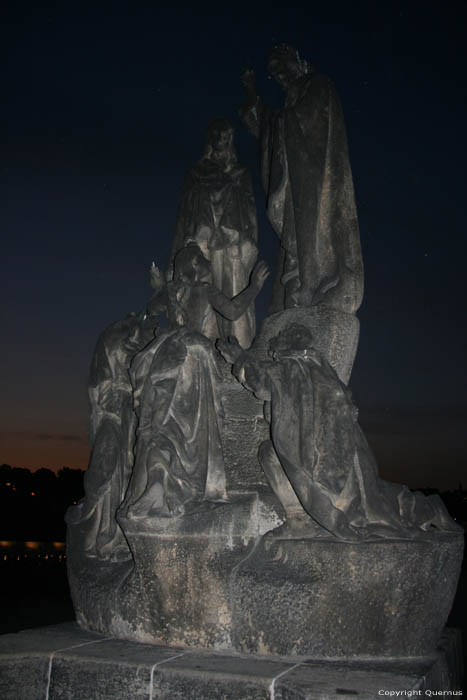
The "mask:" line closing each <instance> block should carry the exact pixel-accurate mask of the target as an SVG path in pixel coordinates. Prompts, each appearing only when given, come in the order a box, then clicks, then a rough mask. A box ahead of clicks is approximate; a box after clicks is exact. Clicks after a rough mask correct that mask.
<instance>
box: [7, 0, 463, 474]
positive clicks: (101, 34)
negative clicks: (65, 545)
mask: <svg viewBox="0 0 467 700" xmlns="http://www.w3.org/2000/svg"><path fill="white" fill-rule="evenodd" d="M406 5H408V3H404V2H394V3H390V4H386V5H383V6H381V4H377V3H374V2H371V3H360V4H357V5H354V4H353V3H352V9H351V11H349V10H343V9H342V8H345V7H348V3H346V4H342V5H341V4H340V3H332V2H331V3H329V4H327V6H326V7H327V10H326V14H325V13H324V11H323V10H322V4H321V3H313V2H310V3H307V6H306V8H288V9H284V8H282V9H280V8H270V11H269V14H268V15H267V16H265V15H264V14H262V13H261V11H260V10H259V9H254V8H253V9H250V10H246V9H245V8H239V9H238V10H237V9H230V8H226V9H213V8H212V7H210V6H205V7H204V8H203V7H201V8H199V7H198V8H197V9H196V11H195V10H191V9H188V8H178V9H167V8H163V9H145V8H143V7H141V6H140V5H139V4H138V3H131V4H129V3H128V4H127V3H117V2H114V3H112V4H108V5H104V4H102V3H97V6H94V7H92V8H89V9H86V7H85V5H84V4H83V3H77V2H63V3H56V4H54V5H50V6H48V7H44V6H42V7H39V8H38V7H33V6H31V7H28V5H27V4H22V5H20V4H17V5H15V6H14V7H13V5H12V7H11V8H10V9H9V10H7V12H6V15H5V17H4V20H3V32H4V37H3V40H2V46H3V48H4V50H6V58H7V61H6V64H5V72H4V76H5V79H4V82H3V90H2V92H3V102H4V105H3V107H2V110H1V114H0V121H1V127H2V128H1V130H0V133H1V140H2V144H1V150H2V154H3V155H2V165H1V208H0V226H1V231H2V241H3V243H2V248H3V254H4V255H3V265H2V275H1V280H2V287H3V291H2V329H3V342H2V349H1V365H2V373H1V387H0V391H1V397H2V398H1V414H0V428H1V435H0V439H1V443H0V445H1V448H0V462H7V463H9V464H13V465H15V466H29V467H38V466H50V467H52V468H59V467H61V466H62V465H64V464H66V465H68V466H76V467H85V466H86V463H87V458H88V446H87V442H86V431H87V403H86V378H87V371H88V366H89V362H90V359H91V355H92V351H93V347H94V344H95V341H96V338H97V335H98V334H99V332H100V331H101V330H102V329H103V328H104V327H105V326H106V325H107V324H108V323H109V322H111V321H113V320H116V319H118V318H121V317H122V316H124V315H125V313H126V312H127V311H130V310H139V309H141V308H142V307H143V306H144V303H145V301H146V299H147V298H148V296H149V294H150V288H149V285H148V275H147V271H148V267H149V264H150V262H151V261H152V260H153V259H155V260H156V262H159V263H160V264H162V265H164V264H165V262H166V258H167V253H168V248H169V245H170V238H171V235H172V231H173V228H174V224H175V217H176V210H177V204H178V199H179V196H180V191H181V187H182V182H183V177H184V173H185V171H186V170H187V168H188V167H190V166H191V165H193V164H194V162H195V161H196V160H197V159H198V158H199V157H200V155H201V152H202V150H203V146H204V135H205V129H206V125H207V123H208V121H209V120H210V119H211V118H212V117H214V116H219V115H225V116H228V117H230V118H231V119H232V120H233V122H234V124H235V126H236V128H237V132H236V145H237V150H238V154H239V159H240V161H241V162H242V163H243V164H244V165H247V166H248V167H249V168H250V170H251V171H252V173H253V177H254V179H255V182H256V188H257V208H258V216H259V222H260V251H261V254H262V256H263V257H264V258H265V259H266V260H268V262H270V263H271V265H273V264H274V260H275V247H276V241H275V238H274V235H273V233H272V231H271V229H270V227H269V225H268V223H267V220H266V217H265V214H264V201H263V197H262V193H261V191H260V189H259V186H258V173H257V170H258V168H257V160H256V155H257V154H256V144H255V142H254V140H253V138H252V137H250V136H249V134H248V133H246V130H245V129H244V128H243V126H242V125H241V124H240V122H239V120H238V118H237V116H236V111H237V108H238V106H239V105H240V103H241V102H242V99H243V93H242V86H241V83H240V79H239V76H240V73H241V72H242V70H243V68H245V67H246V66H247V65H250V66H251V67H253V68H254V69H255V70H256V72H257V82H258V89H259V91H260V92H261V93H262V94H263V96H264V97H265V99H266V101H268V102H269V103H270V104H272V105H279V104H280V102H281V99H282V95H281V93H280V90H279V88H278V87H277V86H276V85H275V84H274V83H273V82H272V81H271V80H269V79H268V76H267V72H266V60H267V55H268V52H269V50H270V48H271V46H272V45H274V44H275V43H280V42H283V41H284V42H288V43H290V44H292V45H294V46H295V47H296V48H297V49H298V50H299V51H300V52H301V54H302V55H303V56H304V57H305V58H307V59H309V60H310V61H311V62H312V63H313V64H314V65H315V66H316V68H317V70H319V71H320V72H323V73H327V74H328V75H330V76H331V78H332V79H333V80H334V82H335V83H336V85H337V88H338V91H339V93H340V96H341V99H342V103H343V107H344V113H345V116H346V122H347V130H348V139H349V147H350V155H351V162H352V169H353V174H354V182H355V189H356V195H357V206H358V211H359V219H360V227H361V238H362V247H363V254H364V263H365V275H366V290H365V298H364V302H363V305H362V308H361V310H360V312H359V317H360V321H361V325H362V329H361V341H360V347H359V351H358V354H357V361H356V365H355V369H354V373H353V377H352V380H351V386H352V390H353V393H354V397H355V400H356V402H357V404H358V405H359V406H360V409H361V422H362V425H363V426H364V428H365V429H366V432H367V434H368V437H369V439H370V441H371V443H372V444H373V446H374V448H375V450H376V452H377V456H378V459H379V462H380V465H381V470H382V473H383V474H384V476H386V477H388V478H394V479H395V480H401V481H404V482H406V483H409V485H413V486H415V485H420V486H425V485H426V486H441V487H453V486H456V485H457V483H458V481H459V480H460V479H462V478H463V473H465V474H466V476H467V470H466V466H467V465H466V461H467V460H466V438H465V426H466V417H467V399H466V389H467V386H466V384H467V382H466V372H465V357H466V350H467V333H466V322H465V321H466V283H465V279H466V272H465V267H466V257H467V256H466V253H467V244H466V235H465V221H466V214H465V197H466V195H465V182H466V178H465V173H464V168H465V162H466V135H465V134H466V129H465V122H466V116H467V115H466V92H467V90H466V80H465V73H464V65H463V64H464V63H465V58H466V56H465V53H466V51H465V32H466V13H465V10H464V9H462V7H463V6H462V5H461V4H460V3H459V4H455V3H451V4H449V3H436V2H435V3H425V4H420V5H419V7H418V8H415V4H412V3H410V5H411V8H410V9H407V7H406ZM268 292H269V288H267V289H266V290H265V291H264V292H263V294H262V297H261V298H260V299H259V303H258V307H259V310H260V313H261V312H263V313H264V309H265V307H266V305H267V302H268ZM465 481H466V479H465V478H464V482H465Z"/></svg>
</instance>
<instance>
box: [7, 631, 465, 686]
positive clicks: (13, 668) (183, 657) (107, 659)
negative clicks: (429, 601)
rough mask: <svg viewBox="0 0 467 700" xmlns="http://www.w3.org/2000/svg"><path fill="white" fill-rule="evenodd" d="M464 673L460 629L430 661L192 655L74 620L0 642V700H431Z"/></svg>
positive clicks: (447, 634)
mask: <svg viewBox="0 0 467 700" xmlns="http://www.w3.org/2000/svg"><path fill="white" fill-rule="evenodd" d="M460 674H461V635H460V632H459V631H458V630H453V629H447V630H445V632H444V635H443V638H442V641H441V643H440V645H439V646H438V648H437V649H436V651H434V652H433V653H432V654H430V655H427V656H425V657H417V658H406V659H397V660H394V659H393V660H391V659H376V658H373V659H370V658H367V659H353V660H352V661H350V660H342V659H340V660H332V659H326V660H323V659H321V660H319V659H309V658H303V659H281V658H268V659H265V658H259V657H253V656H245V655H232V654H222V653H218V652H206V651H195V650H189V651H188V650H186V649H177V648H175V647H171V648H170V647H162V646H155V645H150V644H138V643H134V642H127V641H123V640H119V639H114V638H110V637H104V636H102V635H98V634H94V633H92V632H85V631H83V630H81V629H80V628H79V627H78V625H77V624H75V623H64V624H61V625H53V626H50V627H43V628H37V629H31V630H24V631H22V632H19V633H17V634H6V635H2V636H1V637H0V698H2V700H342V698H344V697H349V698H351V697H352V698H354V697H355V698H359V700H375V699H377V698H395V697H404V696H405V697H428V695H427V694H426V693H425V692H424V691H425V690H428V689H429V690H432V691H436V690H437V691H440V690H441V691H452V693H450V695H451V696H452V695H453V694H458V695H461V691H460V690H458V692H457V693H456V692H455V691H456V690H457V689H459V688H460ZM396 691H399V693H398V694H397V695H396ZM409 691H410V694H409Z"/></svg>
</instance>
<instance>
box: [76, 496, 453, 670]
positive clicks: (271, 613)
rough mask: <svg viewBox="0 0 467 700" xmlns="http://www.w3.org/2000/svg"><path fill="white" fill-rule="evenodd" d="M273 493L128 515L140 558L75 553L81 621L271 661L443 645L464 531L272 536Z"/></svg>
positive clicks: (144, 638)
mask: <svg viewBox="0 0 467 700" xmlns="http://www.w3.org/2000/svg"><path fill="white" fill-rule="evenodd" d="M270 499H271V497H269V500H268V496H267V495H266V494H261V497H260V496H259V495H258V494H246V493H243V494H242V493H238V494H236V500H235V501H233V502H232V503H230V504H224V505H220V506H218V507H213V508H212V509H211V510H200V511H198V512H193V513H191V514H190V515H187V514H185V515H184V516H183V517H180V518H157V519H152V520H151V521H142V522H141V521H131V520H125V519H121V522H122V526H123V528H124V530H125V533H126V536H127V538H128V542H129V546H130V549H131V551H132V555H133V559H134V563H132V562H130V563H124V564H121V565H120V568H119V569H118V570H117V569H116V568H112V567H108V566H105V565H103V564H102V563H100V565H96V562H92V561H89V558H85V557H83V558H82V559H81V560H80V561H79V560H77V559H76V558H74V559H73V560H69V563H68V565H69V571H70V585H71V590H72V595H73V602H74V605H75V610H76V612H77V617H78V621H79V623H80V624H81V625H83V626H84V627H86V628H88V629H91V630H94V631H97V632H101V633H105V634H109V635H112V636H117V637H120V638H126V639H130V640H134V641H141V642H151V643H155V644H166V645H170V646H174V647H185V648H187V647H202V648H208V649H218V650H220V649H224V650H232V651H238V652H243V653H250V654H259V655H262V656H287V657H300V656H301V657H303V656H306V655H313V656H320V657H350V656H359V655H371V656H398V657H403V656H405V655H420V654H425V653H427V652H429V651H430V650H431V649H433V648H434V647H435V645H436V643H437V642H438V639H439V636H440V634H441V630H442V628H443V626H444V624H445V623H446V619H447V616H448V614H449V610H450V607H451V604H452V600H453V597H454V594H455V590H456V585H457V579H458V575H459V568H460V562H461V559H462V548H463V538H462V536H456V535H449V534H448V533H444V534H441V533H436V532H432V533H430V534H427V535H426V536H425V538H424V539H422V538H420V539H416V540H378V541H376V540H373V541H365V542H343V541H339V540H337V539H336V538H331V537H324V538H323V539H316V538H315V539H313V538H311V537H308V538H307V537H304V536H302V537H301V538H296V539H291V538H290V537H285V536H283V537H281V536H280V535H274V534H270V535H267V536H263V535H264V533H265V532H267V531H268V530H271V529H273V528H274V527H276V526H277V525H278V524H280V522H281V514H280V512H279V511H278V510H275V508H274V502H273V501H272V500H270ZM97 564H99V563H97ZM434 610H436V615H433V611H434Z"/></svg>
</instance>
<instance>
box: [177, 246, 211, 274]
mask: <svg viewBox="0 0 467 700" xmlns="http://www.w3.org/2000/svg"><path fill="white" fill-rule="evenodd" d="M210 275H211V264H210V262H209V260H207V259H206V258H205V257H204V255H203V252H202V250H201V248H200V247H199V245H198V244H197V243H188V245H186V246H185V247H184V248H182V249H181V250H180V251H179V252H178V253H177V255H176V256H175V259H174V281H180V282H188V283H193V282H198V281H207V280H208V278H210Z"/></svg>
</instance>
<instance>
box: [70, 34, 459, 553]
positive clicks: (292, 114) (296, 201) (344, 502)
mask: <svg viewBox="0 0 467 700" xmlns="http://www.w3.org/2000/svg"><path fill="white" fill-rule="evenodd" d="M269 71H270V73H271V75H272V76H273V78H274V79H275V80H276V81H277V82H278V83H279V85H280V86H281V87H282V88H283V89H284V91H285V94H286V98H285V103H284V106H283V108H282V109H280V110H278V111H272V110H270V109H269V108H268V107H267V106H266V105H265V104H263V102H262V101H261V99H260V98H259V97H258V95H257V94H256V88H255V81H254V74H253V72H252V71H250V70H248V71H246V72H245V73H244V75H243V83H244V86H245V91H246V102H245V104H244V105H243V106H242V108H241V109H240V116H241V118H242V120H243V121H244V123H245V124H246V125H247V127H248V128H249V130H250V131H251V132H252V133H253V134H254V135H255V136H256V137H257V138H258V140H259V143H260V153H261V177H262V184H263V189H264V192H265V197H266V207H267V213H268V217H269V221H270V223H271V226H272V228H273V229H274V231H275V232H276V233H277V235H278V237H279V239H280V246H279V258H278V263H277V268H276V271H275V275H274V279H273V294H272V300H271V304H270V310H269V315H268V317H267V318H266V320H265V322H264V324H263V327H262V329H261V332H260V333H259V334H257V331H256V322H255V310H254V300H255V297H256V296H257V294H258V293H259V291H260V290H261V288H262V286H263V284H264V282H265V280H266V278H267V276H268V274H269V271H268V268H267V266H266V264H265V263H264V262H259V263H257V262H256V260H257V255H258V230H257V222H256V209H255V202H254V197H253V190H252V185H251V180H250V175H249V173H248V172H247V170H246V169H245V168H243V167H242V166H241V165H239V163H238V161H237V156H236V152H235V147H234V141H233V135H234V134H233V128H232V126H231V124H230V122H229V121H228V120H226V119H216V120H214V121H213V122H211V124H210V125H209V128H208V133H207V141H206V148H205V151H204V153H203V155H202V157H201V159H200V160H199V161H198V163H197V164H196V165H195V166H194V167H193V168H191V169H190V170H189V172H188V174H187V176H186V180H185V185H184V190H183V194H182V199H181V203H180V207H179V213H178V218H177V223H176V228H175V235H174V239H173V245H172V250H171V254H170V258H169V261H168V265H167V269H166V271H165V274H163V273H162V272H161V271H160V270H159V269H158V268H156V267H154V265H153V267H152V268H151V284H152V287H153V291H154V293H153V296H152V297H151V299H150V301H149V303H148V304H147V308H146V309H145V310H144V311H143V312H142V313H139V314H129V315H128V316H127V317H126V318H125V319H123V320H122V321H118V322H117V323H114V324H112V325H111V326H109V327H108V328H107V329H106V330H105V331H104V332H103V333H102V334H101V336H100V338H99V340H98V343H97V346H96V350H95V355H94V358H93V361H92V366H91V373H90V382H89V395H90V402H91V429H90V436H91V442H92V453H91V459H90V464H89V468H88V470H87V472H86V475H85V498H84V499H83V501H82V502H80V503H79V504H78V505H77V506H74V507H73V508H71V509H70V510H69V512H68V515H67V519H68V522H69V525H70V527H71V526H73V525H79V526H80V527H81V528H82V529H83V532H84V533H85V535H84V543H83V547H84V552H85V555H86V556H88V557H94V558H98V559H100V560H109V561H118V560H120V559H126V558H128V557H129V556H130V554H129V549H128V545H127V541H126V538H125V535H124V526H123V525H122V523H123V522H124V521H125V519H129V520H131V521H132V522H133V523H138V522H140V523H141V524H142V525H144V527H145V528H146V531H147V529H148V528H150V527H155V528H157V522H159V519H160V518H183V517H185V516H186V514H188V513H192V512H195V511H196V510H199V509H209V508H222V507H223V504H226V503H229V501H230V500H231V499H232V494H231V493H230V492H229V489H228V488H227V484H226V472H225V465H224V454H223V431H225V416H224V411H223V402H222V396H223V392H224V391H225V387H226V384H229V382H230V384H235V383H236V382H239V383H240V384H241V385H242V391H243V392H245V393H248V392H251V393H252V394H254V396H255V397H256V398H257V399H259V400H261V401H263V402H264V414H265V416H266V420H267V421H268V423H269V426H270V428H269V435H268V436H267V439H266V440H262V441H261V442H260V443H259V444H258V445H257V449H256V454H255V455H254V457H253V458H254V459H257V460H259V464H260V465H261V468H262V470H263V472H264V474H265V476H266V480H267V483H268V485H269V487H270V490H271V492H272V493H273V494H274V497H275V498H276V499H277V503H278V507H279V508H280V509H282V511H281V512H282V525H281V526H280V527H279V528H277V529H276V530H275V531H273V533H272V535H273V536H274V532H276V534H277V533H279V532H280V534H281V536H283V537H287V536H290V537H298V536H301V537H330V538H339V539H341V540H347V541H354V540H362V539H368V538H380V537H383V538H391V537H392V538H394V537H396V538H416V537H422V536H423V534H424V533H425V532H427V531H429V530H430V529H432V528H434V527H435V528H439V529H442V530H456V528H457V526H456V524H455V523H454V522H453V521H452V520H451V519H450V518H449V516H448V514H447V512H446V511H445V509H444V507H443V505H442V503H441V501H440V500H439V499H436V498H431V497H430V498H425V497H424V496H422V495H421V494H417V493H412V492H410V491H409V490H408V489H407V488H405V487H403V486H400V485H396V484H391V483H388V482H384V481H383V480H381V479H380V478H379V477H378V474H377V467H376V463H375V460H374V457H373V455H372V452H371V449H370V448H369V446H368V443H367V442H366V440H365V437H364V435H363V433H362V431H361V429H360V427H359V425H358V422H357V409H356V408H355V406H354V404H353V403H352V399H351V395H350V391H349V389H348V388H347V382H348V379H349V376H350V371H351V367H352V363H353V359H354V356H355V351H356V345H357V341H358V321H357V319H356V317H355V315H354V314H355V312H356V310H357V309H358V307H359V305H360V303H361V300H362V294H363V267H362V259H361V251H360V239H359V232H358V221H357V214H356V207H355V198H354V190H353V183H352V175H351V169H350V164H349V158H348V149H347V139H346V132H345V125H344V120H343V115H342V109H341V106H340V102H339V98H338V96H337V94H336V92H335V89H334V87H333V85H332V83H331V81H330V80H329V79H328V78H327V77H326V76H324V75H321V74H319V73H317V72H316V71H315V70H314V68H313V67H312V66H311V65H310V64H309V63H307V62H306V61H304V60H302V59H301V58H300V57H299V56H298V54H297V52H296V51H295V50H293V49H292V48H291V47H288V46H280V47H276V48H275V49H274V50H273V51H272V53H271V56H270V60H269ZM161 314H165V315H166V316H167V319H168V326H167V327H163V328H162V327H160V326H159V322H158V319H159V316H160V315H161ZM238 440H239V441H241V440H242V435H241V434H239V435H238Z"/></svg>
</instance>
